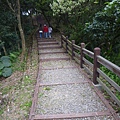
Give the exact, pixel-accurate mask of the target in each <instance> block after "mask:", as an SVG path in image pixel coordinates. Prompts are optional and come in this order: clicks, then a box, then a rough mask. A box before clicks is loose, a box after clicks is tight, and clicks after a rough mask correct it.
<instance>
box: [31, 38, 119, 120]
mask: <svg viewBox="0 0 120 120" xmlns="http://www.w3.org/2000/svg"><path fill="white" fill-rule="evenodd" d="M38 51H39V70H38V77H37V83H36V86H35V92H34V97H33V102H32V107H31V111H30V116H29V120H56V119H57V120H60V119H62V120H118V119H119V118H118V117H117V115H116V114H115V111H114V110H113V109H112V107H111V106H110V105H109V104H108V102H107V101H106V100H105V99H104V97H103V96H102V94H101V93H100V91H99V90H98V89H96V88H95V87H94V86H93V85H92V83H91V81H90V80H89V79H88V78H87V76H86V74H85V73H84V71H83V70H82V69H80V67H79V65H78V64H77V63H76V62H75V61H74V60H72V59H71V57H70V56H69V55H68V53H66V52H65V50H64V49H63V48H61V47H60V44H59V42H58V41H56V40H55V39H53V38H51V39H44V38H42V39H40V38H38Z"/></svg>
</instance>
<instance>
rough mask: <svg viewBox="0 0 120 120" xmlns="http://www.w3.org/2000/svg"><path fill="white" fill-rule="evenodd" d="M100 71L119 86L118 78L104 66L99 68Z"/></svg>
mask: <svg viewBox="0 0 120 120" xmlns="http://www.w3.org/2000/svg"><path fill="white" fill-rule="evenodd" d="M101 70H102V71H103V72H104V73H105V74H106V75H107V76H109V77H110V78H111V79H112V80H114V81H115V82H116V83H117V84H118V85H119V86H120V78H119V77H118V76H117V75H115V74H114V73H113V72H111V71H110V70H108V69H107V68H105V67H104V66H101Z"/></svg>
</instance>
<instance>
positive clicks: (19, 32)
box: [0, 0, 32, 59]
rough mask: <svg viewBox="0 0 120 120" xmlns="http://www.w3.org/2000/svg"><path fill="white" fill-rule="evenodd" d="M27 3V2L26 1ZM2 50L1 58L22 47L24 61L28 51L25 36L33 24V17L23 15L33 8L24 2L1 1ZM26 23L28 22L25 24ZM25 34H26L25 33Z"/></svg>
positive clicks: (0, 34)
mask: <svg viewBox="0 0 120 120" xmlns="http://www.w3.org/2000/svg"><path fill="white" fill-rule="evenodd" d="M26 2H27V0H26ZM0 4H1V6H0V16H1V17H0V50H1V52H0V53H1V56H2V55H7V53H10V52H12V51H16V50H18V49H20V47H22V57H21V58H22V59H24V54H25V51H26V45H25V36H26V35H27V33H28V31H26V28H27V27H28V23H29V26H31V25H32V24H31V23H30V22H28V21H31V19H32V17H31V18H30V17H29V16H30V15H29V14H31V12H30V13H29V14H28V16H25V15H24V14H23V13H25V14H26V13H28V10H31V9H32V5H31V6H27V5H26V4H25V3H24V0H21V1H19V0H1V1H0ZM25 21H27V22H26V23H25ZM27 30H29V31H30V27H29V29H27ZM24 32H25V33H24Z"/></svg>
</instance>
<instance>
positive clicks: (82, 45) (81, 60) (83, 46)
mask: <svg viewBox="0 0 120 120" xmlns="http://www.w3.org/2000/svg"><path fill="white" fill-rule="evenodd" d="M83 48H85V43H81V47H80V54H81V56H80V67H81V68H83V63H84V61H83V58H84V53H83Z"/></svg>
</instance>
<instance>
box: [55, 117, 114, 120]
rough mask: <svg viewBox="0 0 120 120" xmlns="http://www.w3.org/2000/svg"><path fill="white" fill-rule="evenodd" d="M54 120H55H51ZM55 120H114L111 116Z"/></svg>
mask: <svg viewBox="0 0 120 120" xmlns="http://www.w3.org/2000/svg"><path fill="white" fill-rule="evenodd" d="M53 120H55V119H53ZM57 120H114V118H113V116H99V117H97V116H96V117H85V118H75V119H57Z"/></svg>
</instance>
